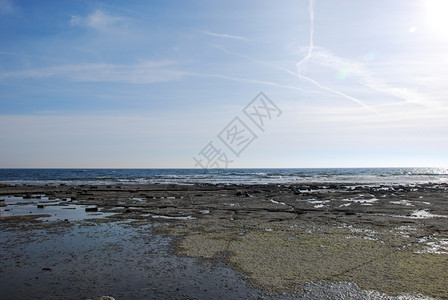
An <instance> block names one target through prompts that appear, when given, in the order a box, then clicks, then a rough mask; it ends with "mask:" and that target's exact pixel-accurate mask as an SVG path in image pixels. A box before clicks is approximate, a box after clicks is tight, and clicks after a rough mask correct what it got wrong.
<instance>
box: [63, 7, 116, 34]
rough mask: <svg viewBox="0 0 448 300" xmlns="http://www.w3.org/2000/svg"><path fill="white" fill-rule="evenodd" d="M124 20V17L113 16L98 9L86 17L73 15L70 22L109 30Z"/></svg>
mask: <svg viewBox="0 0 448 300" xmlns="http://www.w3.org/2000/svg"><path fill="white" fill-rule="evenodd" d="M122 20H123V17H118V16H111V15H108V14H107V13H105V12H104V11H102V10H96V11H95V12H93V13H91V14H89V15H88V16H86V17H82V16H72V18H71V19H70V24H72V25H79V26H86V27H90V28H94V29H96V30H109V29H110V28H111V27H113V26H115V25H116V24H118V23H119V22H120V21H122Z"/></svg>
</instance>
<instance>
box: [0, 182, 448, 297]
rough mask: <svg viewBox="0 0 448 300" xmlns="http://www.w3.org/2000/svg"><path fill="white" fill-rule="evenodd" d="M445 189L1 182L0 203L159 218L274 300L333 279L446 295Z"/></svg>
mask: <svg viewBox="0 0 448 300" xmlns="http://www.w3.org/2000/svg"><path fill="white" fill-rule="evenodd" d="M447 191H448V185H447V184H440V183H437V184H415V185H411V186H409V185H375V186H367V185H365V184H364V185H358V184H355V183H352V184H346V183H342V184H341V183H323V184H322V183H315V184H310V183H306V184H262V185H224V184H196V185H188V186H187V185H174V184H166V185H165V184H141V185H127V184H126V185H124V184H123V185H116V184H115V185H91V186H90V185H77V186H70V185H59V186H29V185H27V186H6V185H0V199H5V200H7V201H9V202H10V203H11V201H12V200H8V199H7V196H15V197H18V198H20V197H21V198H22V201H21V202H22V203H21V205H22V206H27V207H31V206H33V207H34V206H36V205H37V204H38V203H40V201H44V200H43V199H42V198H45V201H50V202H49V203H50V204H51V205H48V206H45V205H44V206H43V208H42V209H41V212H40V211H39V213H42V214H45V213H46V211H49V210H50V208H53V207H52V206H55V207H54V208H59V206H60V208H61V209H63V208H65V209H67V208H68V206H70V205H72V206H76V207H75V208H74V209H73V210H74V211H77V210H76V209H77V207H78V206H80V207H81V206H82V208H85V207H91V208H96V209H97V210H98V212H97V213H98V214H99V215H98V219H99V220H103V221H98V222H99V223H98V224H101V222H112V223H120V222H127V223H129V224H131V225H132V226H135V227H136V228H139V227H142V226H153V225H155V224H157V227H155V230H156V232H158V233H163V234H164V235H166V236H170V237H174V238H175V242H174V244H173V245H172V246H171V247H172V249H173V250H174V251H175V253H176V254H177V255H180V256H181V257H191V258H195V259H198V258H199V259H205V260H206V261H209V260H210V261H217V262H219V263H220V264H224V266H228V267H231V268H232V269H235V270H237V271H239V272H241V274H243V276H244V278H245V279H246V280H248V282H250V283H251V284H252V285H254V286H256V287H258V288H261V289H262V290H263V291H264V293H269V294H272V295H277V297H280V296H279V295H281V293H285V292H286V293H296V294H295V296H298V295H302V296H303V297H306V294H304V293H305V291H306V290H307V286H313V287H314V288H311V293H312V291H315V292H316V291H317V290H318V289H319V288H320V289H323V290H326V291H327V292H328V290H331V289H332V288H331V287H334V285H335V284H336V285H338V286H339V287H340V290H339V291H341V290H343V288H342V286H344V284H345V287H346V288H347V289H349V290H350V289H352V291H353V292H357V293H361V294H362V293H363V292H362V291H363V290H365V291H366V290H375V291H379V292H382V293H386V294H387V295H389V296H398V295H402V294H411V295H414V298H418V295H420V294H421V295H425V296H427V297H437V298H441V299H445V298H448V292H446V289H445V283H446V279H447V278H448V273H447V272H448V271H447V270H448V259H447V258H448V224H447V223H448V222H447V220H448V219H447V218H448V207H447V205H446V203H447V201H448V193H447ZM39 196H40V199H39ZM63 200H65V201H63ZM7 201H3V202H7ZM51 201H53V202H51ZM18 202H19V203H20V201H18ZM23 202H25V203H23ZM0 204H1V202H0ZM9 206H11V205H10V204H9ZM5 207H7V206H4V207H0V209H3V210H4V209H5ZM72 208H73V207H72ZM36 211H37V209H36ZM5 213H6V212H5V211H3V213H2V214H1V215H0V225H1V227H0V228H1V231H8V230H19V231H21V230H44V231H45V230H47V231H48V230H53V229H54V228H63V226H62V225H61V224H65V226H68V227H70V226H73V225H74V224H79V222H87V221H88V220H86V221H82V220H77V221H71V220H69V219H65V220H59V221H56V222H55V221H45V218H42V217H40V215H35V214H34V213H32V214H31V215H27V216H5ZM101 214H106V215H101ZM107 214H109V215H107ZM93 220H96V217H94V219H93ZM93 220H90V221H88V222H90V223H94V221H93ZM140 259H143V258H140ZM2 269H3V268H2ZM0 274H1V273H0ZM319 282H321V284H320V287H319V288H318V286H319ZM322 282H323V283H322ZM347 282H349V283H350V282H353V283H354V284H356V285H355V286H350V284H348V283H347ZM347 284H348V285H347ZM325 286H326V287H325ZM356 286H359V287H360V288H361V290H359V289H357V288H355V287H356ZM336 290H338V289H336ZM279 293H280V294H279ZM297 293H298V294H297ZM291 295H292V294H291ZM381 295H382V294H379V293H378V295H377V299H380V298H381V297H385V296H381ZM304 299H305V298H304ZM310 299H311V298H310Z"/></svg>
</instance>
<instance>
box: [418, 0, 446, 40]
mask: <svg viewBox="0 0 448 300" xmlns="http://www.w3.org/2000/svg"><path fill="white" fill-rule="evenodd" d="M424 5H425V7H426V17H427V19H428V26H429V29H430V30H431V32H433V33H435V34H436V35H437V36H438V37H444V38H448V1H447V0H424Z"/></svg>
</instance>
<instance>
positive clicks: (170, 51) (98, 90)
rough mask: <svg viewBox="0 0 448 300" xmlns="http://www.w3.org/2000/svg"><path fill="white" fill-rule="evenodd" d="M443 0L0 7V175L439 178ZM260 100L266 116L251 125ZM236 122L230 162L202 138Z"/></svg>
mask: <svg viewBox="0 0 448 300" xmlns="http://www.w3.org/2000/svg"><path fill="white" fill-rule="evenodd" d="M446 15H448V4H447V3H446V2H445V1H437V0H434V1H431V0H421V1H418V0H415V1H404V0H403V1H385V0H380V1H367V0H341V1H331V0H315V1H308V0H296V1H286V0H285V1H233V0H231V1H206V0H203V1H113V2H112V1H109V2H106V1H17V0H0V144H1V145H2V146H1V151H0V167H3V168H6V167H80V168H87V167H129V168H135V167H138V168H140V167H141V168H160V167H167V168H176V167H179V168H190V167H194V166H195V161H194V160H193V157H198V156H199V155H200V154H199V153H200V152H201V150H203V149H204V147H205V146H206V145H207V144H208V143H209V142H210V141H212V142H213V143H214V145H215V146H216V148H217V149H218V148H219V149H220V150H221V153H226V154H227V156H228V158H229V159H230V160H232V161H233V162H232V163H231V164H229V165H228V166H229V167H388V166H389V167H395V166H397V167H399V166H442V167H443V166H445V167H447V166H448V155H447V150H446V149H448V118H447V117H446V116H447V113H448V102H447V101H448V99H447V98H448V93H447V92H448V84H447V83H448V20H446V17H445V16H446ZM260 91H263V92H264V94H265V95H267V96H268V97H269V98H270V99H271V101H272V102H273V103H275V104H276V105H277V106H278V108H279V109H281V115H280V116H279V117H275V118H272V119H271V120H269V122H267V124H266V128H265V129H266V130H264V131H260V130H258V128H256V127H253V126H254V124H252V123H251V122H250V120H249V119H244V117H245V116H244V114H243V113H242V110H243V108H244V107H246V105H248V103H249V102H250V101H251V100H252V99H254V97H255V96H257V95H258V93H259V92H260ZM236 116H239V117H240V118H241V120H243V121H244V122H245V124H247V125H248V126H249V127H251V126H252V129H253V130H254V133H255V134H256V135H257V137H258V138H257V139H255V140H254V141H253V142H252V143H251V144H250V145H248V146H247V148H245V149H244V151H243V152H242V153H241V155H240V156H239V157H236V156H235V155H233V154H232V152H231V151H230V150H229V149H228V148H226V145H224V144H223V143H222V142H221V141H220V140H219V139H218V138H217V135H218V134H219V133H220V132H221V131H222V130H223V128H225V127H226V125H227V124H229V122H230V121H231V120H232V119H233V118H234V117H236Z"/></svg>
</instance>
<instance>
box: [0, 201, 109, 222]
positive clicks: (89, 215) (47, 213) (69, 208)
mask: <svg viewBox="0 0 448 300" xmlns="http://www.w3.org/2000/svg"><path fill="white" fill-rule="evenodd" d="M1 199H3V200H4V201H2V202H3V203H5V206H3V207H0V218H1V217H12V216H30V215H42V217H41V218H39V219H41V220H44V221H63V220H66V221H79V220H85V219H95V218H104V217H107V216H111V215H114V213H106V212H101V211H100V212H98V211H95V212H91V211H90V212H88V211H86V208H88V207H89V206H87V205H78V204H69V203H67V201H69V200H67V199H64V201H62V200H61V199H53V200H50V199H49V198H48V197H41V198H40V199H38V198H32V199H24V198H23V197H17V196H6V197H2V198H1Z"/></svg>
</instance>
